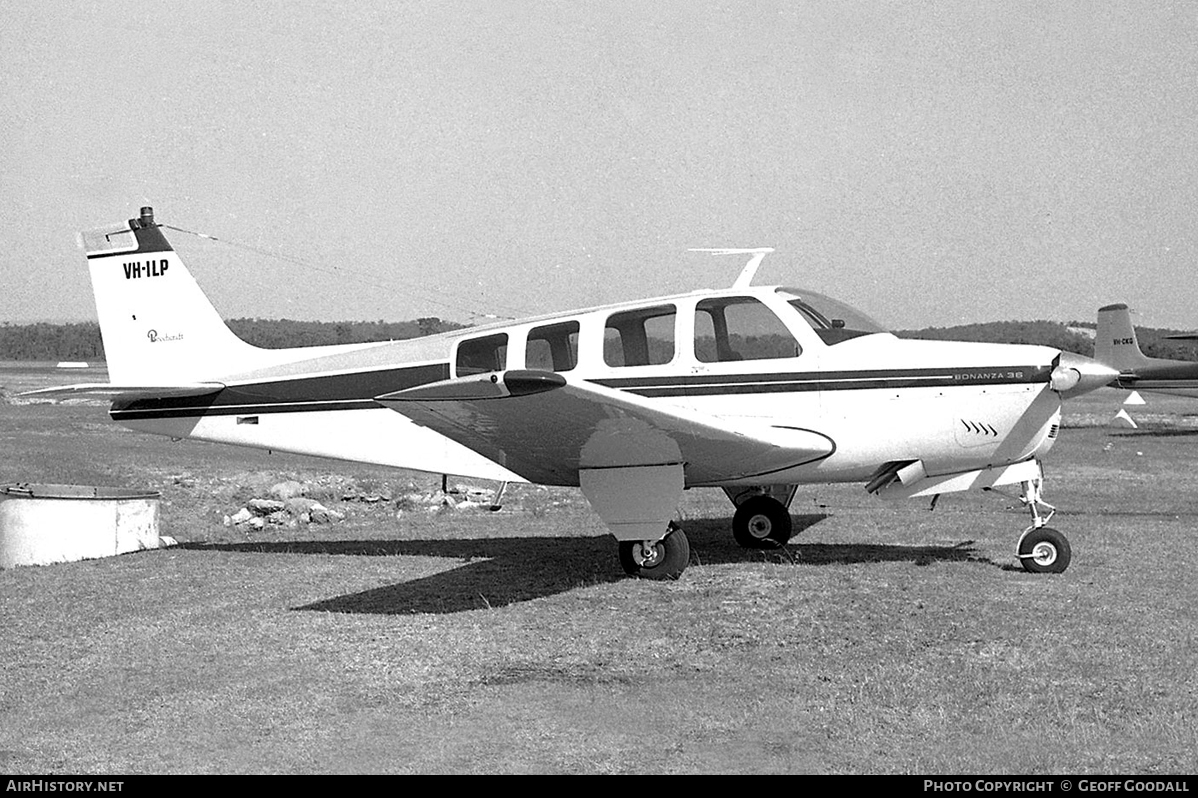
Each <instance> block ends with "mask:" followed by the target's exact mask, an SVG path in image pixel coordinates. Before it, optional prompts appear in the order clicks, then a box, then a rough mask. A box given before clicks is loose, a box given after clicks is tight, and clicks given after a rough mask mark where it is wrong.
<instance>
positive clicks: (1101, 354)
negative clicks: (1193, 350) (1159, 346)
mask: <svg viewBox="0 0 1198 798" xmlns="http://www.w3.org/2000/svg"><path fill="white" fill-rule="evenodd" d="M1168 337H1169V338H1171V339H1173V340H1178V341H1193V340H1198V335H1193V334H1188V333H1187V334H1184V335H1170V336H1168ZM1094 359H1095V360H1097V361H1098V362H1100V363H1103V364H1104V365H1107V366H1111V367H1112V368H1115V369H1118V370H1119V376H1118V377H1117V378H1116V379H1115V382H1114V383H1113V384H1114V385H1116V386H1117V387H1119V388H1127V389H1129V390H1133V391H1145V392H1147V393H1161V394H1173V395H1174V396H1195V397H1198V363H1193V362H1190V361H1187V360H1169V359H1167V358H1157V357H1148V356H1147V355H1145V354H1144V352H1143V351H1142V350H1141V349H1140V342H1139V340H1138V339H1137V338H1136V328H1135V327H1134V326H1133V325H1132V323H1131V311H1130V310H1128V308H1127V305H1124V304H1118V305H1107V306H1106V307H1102V308H1099V309H1098V332H1097V334H1096V336H1095V339H1094Z"/></svg>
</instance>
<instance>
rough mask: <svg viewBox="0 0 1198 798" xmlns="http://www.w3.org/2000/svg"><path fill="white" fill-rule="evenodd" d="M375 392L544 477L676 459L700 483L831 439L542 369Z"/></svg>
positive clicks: (791, 461)
mask: <svg viewBox="0 0 1198 798" xmlns="http://www.w3.org/2000/svg"><path fill="white" fill-rule="evenodd" d="M375 401H377V402H379V403H380V404H383V405H385V406H387V407H390V408H391V409H392V410H395V411H396V412H398V413H401V414H403V415H404V416H407V417H408V418H410V419H412V420H413V421H415V422H416V423H418V424H420V425H422V426H425V427H428V428H429V429H432V430H433V431H435V432H438V433H440V434H442V435H444V436H446V437H448V438H451V439H452V440H455V441H457V442H458V443H460V444H462V445H463V446H466V447H468V448H470V449H473V450H474V451H476V452H478V453H479V454H481V455H483V456H484V457H487V458H489V459H491V460H494V461H495V462H497V463H499V464H501V465H503V466H504V467H506V468H508V469H510V470H512V471H514V472H516V473H517V474H519V475H520V476H522V477H524V478H525V479H528V480H531V481H534V482H541V483H544V484H555V485H577V484H578V471H579V469H584V468H586V469H594V468H622V467H641V466H659V465H667V464H676V463H682V464H683V465H684V466H685V474H686V482H687V484H688V485H705V484H713V483H717V482H726V481H729V480H736V479H745V478H750V477H762V476H764V475H766V474H772V473H776V472H779V471H783V470H785V469H787V468H792V467H795V466H799V465H802V464H804V463H809V462H813V461H815V460H820V459H822V458H824V457H827V456H828V455H829V454H831V453H832V451H833V450H834V449H835V445H834V443H833V442H832V440H831V439H830V438H828V437H827V436H825V435H822V434H820V433H818V432H814V431H811V430H805V429H799V428H791V427H787V428H782V427H770V426H766V425H764V424H763V425H760V426H753V427H750V426H747V425H737V426H735V427H732V426H729V425H727V424H725V423H724V422H722V421H720V420H718V419H716V418H713V417H711V416H707V415H704V414H700V413H695V412H693V411H687V410H684V409H682V408H679V407H676V406H673V407H671V406H668V405H663V404H661V403H658V402H652V401H650V400H647V399H644V398H642V397H640V396H636V395H634V394H630V393H626V392H623V391H619V390H615V389H613V388H606V387H603V386H600V385H595V384H594V383H590V382H586V381H583V380H578V379H574V378H570V377H569V376H567V375H563V374H559V373H555V372H549V371H532V370H519V371H515V370H514V371H508V372H497V373H494V374H484V375H478V376H471V377H465V378H461V379H456V380H445V381H442V382H437V383H433V384H430V385H422V386H419V387H416V388H409V389H407V390H403V391H397V392H395V393H390V394H385V395H383V396H378V397H376V398H375Z"/></svg>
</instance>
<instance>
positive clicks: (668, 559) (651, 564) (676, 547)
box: [620, 521, 691, 580]
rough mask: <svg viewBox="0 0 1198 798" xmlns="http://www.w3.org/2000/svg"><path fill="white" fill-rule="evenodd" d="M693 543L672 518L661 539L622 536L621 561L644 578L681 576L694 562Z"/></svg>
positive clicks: (675, 577)
mask: <svg viewBox="0 0 1198 798" xmlns="http://www.w3.org/2000/svg"><path fill="white" fill-rule="evenodd" d="M690 559H691V547H690V542H689V541H687V539H686V533H685V532H683V531H682V527H680V526H678V525H677V524H675V523H674V522H673V521H671V522H670V528H669V531H668V532H666V534H665V537H663V538H662V539H661V540H656V541H654V540H621V541H620V565H622V566H624V572H625V573H627V574H628V575H629V576H639V577H640V578H641V579H655V580H662V579H677V578H678V577H680V576H682V572H683V571H685V570H686V566H687V565H688V564H690Z"/></svg>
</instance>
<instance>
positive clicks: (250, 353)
mask: <svg viewBox="0 0 1198 798" xmlns="http://www.w3.org/2000/svg"><path fill="white" fill-rule="evenodd" d="M80 244H81V245H82V247H83V250H84V253H85V255H86V257H87V265H88V269H89V271H90V273H91V281H92V290H93V291H94V292H95V295H96V313H97V314H98V315H99V319H100V334H101V336H102V337H103V339H104V353H105V356H106V358H107V360H108V377H109V379H110V380H111V381H112V382H113V383H115V384H125V385H169V384H174V383H179V384H183V383H190V382H196V381H200V380H211V379H215V378H218V377H220V376H222V375H225V374H231V373H235V372H237V371H241V370H244V369H246V368H249V367H251V366H252V365H253V364H254V363H255V362H256V361H257V360H258V359H259V357H258V355H259V354H260V353H261V352H262V350H259V349H257V348H255V347H253V346H250V345H249V344H247V343H245V342H244V341H242V340H241V339H240V338H238V337H237V336H236V335H234V334H233V332H232V330H230V329H229V328H228V327H227V326H226V325H225V322H224V320H223V319H221V317H220V315H219V314H218V313H217V312H216V309H215V308H214V307H213V306H212V303H211V302H210V301H209V300H208V297H206V296H205V295H204V292H203V291H202V290H201V289H200V287H199V285H197V284H196V281H195V280H194V279H193V278H192V276H191V274H190V273H189V272H188V271H187V267H186V266H184V265H183V261H182V260H180V259H179V256H178V254H177V253H176V252H175V251H174V249H172V248H171V245H170V244H169V243H168V242H167V240H166V237H165V236H164V235H163V234H162V230H161V229H160V227H159V225H158V224H157V223H155V221H154V211H153V209H152V208H142V209H141V216H140V217H139V218H137V219H130V220H129V222H128V224H126V225H122V226H120V227H117V228H115V229H113V228H108V229H105V230H97V231H90V232H87V233H83V234H81V235H80Z"/></svg>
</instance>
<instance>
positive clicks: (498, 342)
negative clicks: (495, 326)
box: [455, 333, 507, 377]
mask: <svg viewBox="0 0 1198 798" xmlns="http://www.w3.org/2000/svg"><path fill="white" fill-rule="evenodd" d="M455 364H456V370H457V375H458V376H459V377H464V376H466V375H467V374H484V373H486V372H488V371H503V370H504V369H505V368H507V333H499V334H498V335H487V336H484V337H482V338H471V339H470V340H468V341H462V342H461V343H460V344H458V357H457V360H456V361H455Z"/></svg>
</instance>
